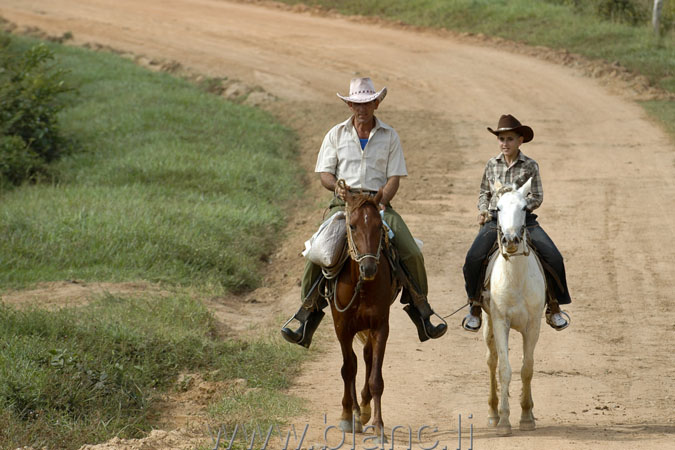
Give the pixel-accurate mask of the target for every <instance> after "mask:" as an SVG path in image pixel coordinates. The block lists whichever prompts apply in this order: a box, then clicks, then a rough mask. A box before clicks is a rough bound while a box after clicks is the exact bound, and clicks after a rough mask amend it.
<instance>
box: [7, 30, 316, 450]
mask: <svg viewBox="0 0 675 450" xmlns="http://www.w3.org/2000/svg"><path fill="white" fill-rule="evenodd" d="M12 42H13V44H12V45H13V48H15V49H20V48H26V47H28V46H32V45H34V44H36V43H37V41H35V40H31V39H28V38H22V37H17V36H12ZM47 45H49V46H50V48H52V50H53V51H54V53H55V56H56V62H57V63H58V64H60V65H62V67H63V68H65V69H67V70H69V74H68V75H67V83H68V84H69V85H70V86H71V87H73V88H75V91H73V92H71V93H70V94H68V95H67V96H66V97H65V98H64V101H65V102H66V107H65V109H63V110H62V112H61V113H60V114H59V122H60V127H61V130H62V132H63V133H64V134H65V136H66V138H68V139H69V141H70V142H71V143H72V150H71V151H70V152H69V153H68V154H66V155H64V156H63V157H62V158H61V159H60V160H59V161H58V162H57V163H55V164H53V165H52V166H51V170H50V178H49V179H47V180H43V181H42V182H38V183H35V184H24V185H22V186H19V187H16V188H12V189H8V190H4V191H1V192H0V202H2V208H1V209H0V255H1V256H0V285H2V287H3V290H6V289H21V288H25V287H29V286H31V285H32V284H34V283H37V282H45V281H55V280H63V279H81V280H85V281H89V282H91V281H111V282H115V281H133V280H148V281H154V282H161V283H163V284H165V285H170V286H176V287H177V289H176V292H178V294H172V295H171V297H170V298H158V297H153V296H152V295H151V294H138V295H137V296H136V297H134V298H123V297H120V296H108V297H105V298H103V299H100V300H99V301H96V302H94V303H92V304H90V305H88V306H85V307H81V308H69V309H62V310H58V311H45V310H39V309H14V308H12V307H9V306H7V305H3V304H1V303H0V405H1V408H0V448H17V447H22V446H32V447H34V448H63V449H76V448H79V447H80V446H81V445H83V444H85V443H90V444H91V443H97V442H102V441H105V440H108V439H110V438H111V437H114V436H119V437H122V438H125V437H140V436H142V435H143V433H144V432H147V431H148V430H150V428H151V425H152V424H151V423H150V422H149V418H148V417H149V414H150V413H151V411H152V407H153V399H154V398H156V396H158V395H161V394H162V393H166V392H168V390H170V389H174V388H175V384H176V383H175V382H176V379H177V376H178V375H179V374H180V373H200V374H202V376H205V377H211V378H210V379H213V380H214V381H222V380H239V381H241V380H242V379H243V380H245V382H244V383H243V384H244V385H245V386H246V390H244V391H242V392H241V393H239V394H241V395H239V394H237V395H239V397H237V398H238V399H242V400H245V401H242V402H239V403H238V408H239V410H240V411H252V412H251V414H255V415H253V416H246V415H239V416H237V417H238V420H242V421H246V422H247V423H248V422H251V423H257V422H258V421H261V423H265V424H266V423H272V422H274V423H276V422H278V421H283V418H284V417H286V415H287V414H288V415H291V413H294V412H297V410H295V409H294V408H295V407H296V406H297V404H296V403H295V400H294V399H293V398H290V397H288V396H287V395H286V394H284V393H283V392H282V391H283V390H284V389H285V388H287V387H288V386H289V383H290V379H291V378H292V376H293V375H294V374H295V371H296V370H297V367H299V365H300V362H301V360H302V359H304V358H306V357H307V353H306V352H303V349H301V348H300V347H298V348H297V349H296V348H294V347H297V346H290V345H288V344H287V343H285V342H281V341H280V340H279V339H278V338H277V339H275V338H271V337H269V336H265V335H264V334H265V333H261V334H262V335H261V336H260V337H259V339H258V340H255V341H242V340H229V339H228V340H222V339H220V338H219V337H218V336H217V333H216V329H215V326H214V320H215V319H214V317H213V315H212V314H211V313H210V312H209V311H208V310H207V309H206V307H205V306H204V304H203V303H202V302H200V301H196V300H193V299H194V298H195V297H199V296H200V295H212V294H213V293H214V292H217V293H222V292H223V291H235V292H236V291H243V290H246V289H251V288H253V287H255V286H256V285H257V284H258V282H259V279H260V276H261V272H262V270H263V267H264V265H265V261H266V260H267V257H268V255H269V254H270V252H272V251H274V248H275V245H276V242H277V241H278V239H279V233H281V232H283V230H282V227H283V225H284V219H285V218H284V214H285V210H286V208H287V205H288V204H289V203H290V202H291V201H292V200H293V199H294V198H295V197H296V196H297V195H298V194H299V193H300V191H301V186H302V184H301V177H300V170H299V168H298V165H297V161H296V158H297V156H296V153H295V144H294V135H293V133H292V132H291V131H290V130H288V129H286V128H284V127H282V126H280V125H279V124H278V123H277V122H275V121H274V120H273V118H272V117H271V115H269V114H267V113H265V112H263V111H259V110H255V109H252V108H248V107H245V106H241V105H236V104H232V103H229V102H227V101H225V100H223V99H221V98H218V97H216V96H213V95H210V94H208V93H206V92H204V91H203V90H200V89H198V88H197V87H195V86H193V85H191V84H189V83H188V82H187V81H184V80H180V79H176V78H173V77H171V76H170V75H167V74H162V73H153V72H150V71H148V70H145V69H142V68H140V67H137V66H135V65H134V64H133V63H132V62H130V61H127V60H124V59H122V58H119V57H117V56H115V55H111V54H106V53H95V52H91V51H87V50H84V49H79V48H72V47H64V46H59V45H55V44H47ZM239 381H237V383H239ZM233 383H234V382H233ZM237 383H234V384H237ZM238 385H241V383H239V384H238ZM251 392H264V393H265V394H268V397H269V398H274V399H276V400H275V401H274V402H271V403H270V402H269V401H267V402H266V403H261V404H260V405H258V402H263V400H264V399H263V400H260V399H258V398H254V397H255V396H253V397H251V395H252V394H251ZM223 395H224V396H225V397H226V398H225V400H223V402H230V401H232V400H230V399H229V398H228V396H229V395H234V394H232V393H231V392H230V391H228V392H225V393H223ZM236 401H239V400H236ZM215 411H216V412H215V413H214V414H215V415H214V418H216V419H218V420H220V419H219V418H220V417H222V416H218V413H217V409H216V410H215Z"/></svg>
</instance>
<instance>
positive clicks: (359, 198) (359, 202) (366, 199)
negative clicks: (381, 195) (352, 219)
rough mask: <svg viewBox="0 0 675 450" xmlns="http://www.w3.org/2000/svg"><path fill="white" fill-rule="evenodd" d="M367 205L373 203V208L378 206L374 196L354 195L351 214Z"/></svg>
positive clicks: (350, 209) (350, 203) (350, 204)
mask: <svg viewBox="0 0 675 450" xmlns="http://www.w3.org/2000/svg"><path fill="white" fill-rule="evenodd" d="M365 203H372V204H373V206H375V207H377V204H376V203H375V199H374V197H373V196H372V195H369V194H354V195H353V196H352V201H351V202H349V205H348V206H349V212H350V213H353V212H354V211H356V210H357V209H359V208H360V207H361V206H363V205H364V204H365Z"/></svg>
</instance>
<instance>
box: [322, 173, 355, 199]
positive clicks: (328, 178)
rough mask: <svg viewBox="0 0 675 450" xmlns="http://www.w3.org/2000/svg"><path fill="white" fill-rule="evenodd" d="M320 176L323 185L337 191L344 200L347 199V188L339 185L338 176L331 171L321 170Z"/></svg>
mask: <svg viewBox="0 0 675 450" xmlns="http://www.w3.org/2000/svg"><path fill="white" fill-rule="evenodd" d="M319 176H320V178H321V186H323V187H325V188H326V189H328V190H329V191H331V192H335V193H336V194H337V196H338V197H339V198H341V199H342V200H344V199H345V194H346V191H345V189H343V188H341V187H338V185H337V181H338V180H337V177H336V176H335V175H334V174H332V173H330V172H320V173H319ZM347 189H349V186H347Z"/></svg>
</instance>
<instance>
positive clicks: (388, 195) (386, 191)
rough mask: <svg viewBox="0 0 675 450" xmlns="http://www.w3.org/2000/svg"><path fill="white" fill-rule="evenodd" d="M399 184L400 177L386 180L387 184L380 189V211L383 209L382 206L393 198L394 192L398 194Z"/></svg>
mask: <svg viewBox="0 0 675 450" xmlns="http://www.w3.org/2000/svg"><path fill="white" fill-rule="evenodd" d="M400 182H401V177H400V176H393V177H389V178H388V179H387V183H386V184H385V185H384V187H383V188H382V199H381V200H380V205H381V208H382V209H384V206H385V205H387V204H388V203H389V202H390V201H391V200H392V199H393V198H394V196H395V195H396V192H398V186H399V183H400Z"/></svg>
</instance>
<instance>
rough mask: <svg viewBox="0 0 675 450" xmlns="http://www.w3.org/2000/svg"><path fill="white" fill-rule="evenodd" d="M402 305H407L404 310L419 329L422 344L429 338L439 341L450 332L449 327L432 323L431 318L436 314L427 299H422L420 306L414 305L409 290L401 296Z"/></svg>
mask: <svg viewBox="0 0 675 450" xmlns="http://www.w3.org/2000/svg"><path fill="white" fill-rule="evenodd" d="M401 303H407V304H406V305H405V306H404V307H403V310H404V311H405V312H406V313H408V316H410V319H411V320H412V321H413V323H414V324H415V327H417V336H418V337H419V339H420V342H424V341H426V340H428V339H429V338H431V339H438V338H439V337H441V336H443V335H444V334H445V332H446V331H448V326H447V325H446V324H445V323H439V324H438V325H433V324H432V323H431V320H430V318H431V315H432V314H433V313H434V312H433V311H432V310H431V306H429V303H428V302H427V300H426V299H425V298H423V297H420V299H418V302H417V303H418V304H419V306H418V305H414V304H413V303H412V297H411V296H410V293H409V292H408V290H407V289H404V290H403V293H402V294H401Z"/></svg>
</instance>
